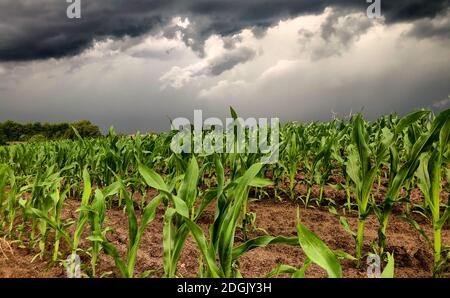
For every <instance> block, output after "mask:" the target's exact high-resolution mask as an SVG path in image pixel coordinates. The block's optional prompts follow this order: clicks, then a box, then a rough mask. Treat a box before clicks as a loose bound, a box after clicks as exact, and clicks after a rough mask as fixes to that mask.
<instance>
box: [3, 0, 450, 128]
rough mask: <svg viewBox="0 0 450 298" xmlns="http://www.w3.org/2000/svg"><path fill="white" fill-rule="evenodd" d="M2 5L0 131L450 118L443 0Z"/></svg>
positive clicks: (448, 29)
mask: <svg viewBox="0 0 450 298" xmlns="http://www.w3.org/2000/svg"><path fill="white" fill-rule="evenodd" d="M68 5H69V3H67V2H66V1H65V0H1V1H0V121H4V120H7V119H11V120H16V121H21V122H29V121H43V122H47V121H48V122H65V121H76V120H81V119H88V120H91V121H93V122H94V123H96V124H98V125H100V126H101V127H102V129H104V130H105V129H106V128H108V127H109V126H111V125H114V127H115V128H116V129H117V130H119V131H121V132H128V133H131V132H135V131H137V130H140V131H142V132H146V131H161V130H167V129H169V128H170V123H169V120H168V117H169V118H172V119H173V118H175V117H180V116H181V117H188V118H190V117H192V115H193V111H194V109H202V110H203V113H204V115H205V117H208V116H218V117H225V116H227V115H228V106H233V107H234V108H235V109H236V110H237V111H238V113H239V114H240V115H241V116H243V117H279V118H281V119H282V120H284V121H289V120H291V121H312V120H329V119H331V118H332V117H333V115H337V116H338V117H344V116H346V115H348V114H349V113H351V112H353V113H354V112H359V111H363V113H364V114H365V115H366V116H367V117H368V118H371V119H373V118H376V117H377V116H379V115H383V114H388V113H391V112H397V113H399V114H405V113H407V112H410V111H412V110H414V109H417V108H429V109H433V110H435V111H439V110H442V109H446V108H449V107H450V99H449V94H450V84H449V83H450V1H449V0H434V1H429V0H398V1H395V0H389V1H388V0H381V17H380V18H375V19H370V18H368V16H367V15H366V10H367V7H368V6H369V5H370V3H366V0H340V1H331V0H328V1H325V0H314V1H312V0H245V1H242V0H240V1H238V0H221V1H219V0H178V1H176V0H89V1H88V0H81V19H69V18H67V15H66V9H67V7H68Z"/></svg>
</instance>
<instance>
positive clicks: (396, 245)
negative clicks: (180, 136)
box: [0, 189, 450, 277]
mask: <svg viewBox="0 0 450 298" xmlns="http://www.w3.org/2000/svg"><path fill="white" fill-rule="evenodd" d="M314 192H317V190H314ZM326 192H327V195H331V194H332V193H331V192H332V191H331V190H328V189H327V191H326ZM151 195H154V194H151ZM336 197H340V195H337V196H336ZM78 206H79V202H78V201H76V200H74V199H69V200H67V201H66V206H65V208H64V211H63V213H64V214H63V217H64V218H66V219H68V218H76V216H77V212H76V209H77V208H78ZM313 206H315V204H311V207H310V208H308V209H305V208H304V207H300V217H301V221H302V223H303V224H305V225H306V226H307V227H308V228H310V229H311V230H312V231H313V232H314V233H316V234H317V235H318V236H319V237H320V238H321V239H322V240H324V241H325V242H326V243H327V245H328V246H330V248H332V249H336V250H337V249H339V250H343V251H345V252H347V253H350V254H352V255H354V250H355V249H354V240H353V238H352V236H350V235H349V234H347V233H346V232H345V231H344V229H343V228H342V227H341V226H340V224H339V216H336V215H333V214H331V213H330V212H329V211H328V209H327V208H318V207H316V208H314V207H313ZM297 208H298V205H297V204H295V203H293V202H290V201H287V202H274V201H272V200H268V199H266V200H262V201H256V202H252V203H250V204H249V211H250V212H256V214H257V219H256V226H257V228H260V229H264V230H265V231H267V232H268V233H269V234H270V235H285V236H291V237H292V236H296V228H295V225H296V217H297ZM338 211H339V213H342V210H338ZM163 212H164V210H163V208H162V207H161V208H159V210H158V213H157V217H156V219H155V220H154V221H153V222H152V223H151V224H150V225H149V227H148V228H147V230H146V233H145V235H144V237H143V239H142V242H141V244H140V250H139V253H138V259H137V264H136V273H137V275H139V274H140V273H142V272H145V271H147V270H154V274H153V275H152V276H155V277H160V276H162V274H163V270H162V260H163V259H162V256H163V248H162V240H163V239H162V226H163V221H162V218H163ZM137 213H138V215H139V211H137ZM347 218H348V221H349V223H350V226H351V227H352V229H354V230H356V224H357V217H356V215H355V214H353V213H352V214H350V215H348V214H347ZM213 220H214V207H213V206H210V208H208V209H207V210H205V212H204V214H203V216H202V217H201V218H200V219H199V223H200V225H201V227H202V228H203V230H204V232H205V234H206V233H207V227H208V224H210V223H211V222H212V221H213ZM105 226H108V227H111V228H113V230H114V232H113V233H111V234H110V235H109V236H108V238H109V239H110V240H111V241H112V243H113V244H114V245H116V246H117V247H118V250H119V252H120V253H121V255H122V256H124V255H125V254H126V249H127V237H128V227H127V217H126V214H125V213H124V212H123V210H121V209H117V208H113V209H111V210H108V211H107V218H106V220H105ZM421 226H422V228H423V229H424V230H425V232H426V234H427V235H428V237H430V238H431V239H432V237H433V228H432V226H431V224H430V223H429V222H427V221H426V220H422V221H421ZM377 228H378V222H377V220H376V218H375V217H374V216H373V215H372V216H369V217H368V218H367V221H366V229H365V242H364V244H365V251H366V252H367V251H369V250H370V244H371V242H373V241H376V239H377ZM240 235H241V234H240V233H239V232H238V236H240ZM259 235H263V232H261V230H254V231H252V232H250V237H254V236H259ZM442 241H443V246H445V245H450V229H449V228H448V227H446V228H444V229H443V230H442ZM238 243H239V241H237V244H238ZM88 244H89V243H88V242H87V240H84V241H83V242H82V243H81V247H82V248H83V247H84V248H86V247H88ZM0 245H1V246H0V247H1V248H2V250H0V277H64V276H65V275H64V274H65V270H64V268H63V267H61V265H58V264H56V265H51V264H50V263H49V262H48V260H50V259H51V257H50V256H46V257H45V258H44V260H40V259H39V258H36V259H35V260H34V261H33V262H32V258H33V256H35V255H36V253H37V251H28V250H27V249H24V248H18V247H17V245H16V244H14V243H12V244H11V243H7V242H6V241H5V240H1V241H0ZM61 250H62V251H65V252H67V247H65V246H64V245H61ZM387 250H388V251H390V252H394V256H395V267H396V268H395V275H396V277H430V276H431V275H432V272H431V270H432V264H433V254H432V248H430V246H429V245H428V244H427V243H426V241H425V240H424V239H423V238H421V236H420V235H419V234H418V232H417V231H416V230H415V229H414V228H412V227H411V226H410V225H409V224H408V223H406V222H405V221H403V220H401V219H399V218H397V217H396V216H395V215H393V216H391V219H390V223H389V227H388V235H387ZM65 254H67V253H65ZM198 257H199V252H198V250H197V245H196V244H195V241H194V240H193V239H192V238H191V237H189V238H188V240H187V242H186V244H185V247H184V250H183V253H182V256H181V259H180V262H179V263H178V274H179V275H180V276H182V277H195V276H197V272H198ZM61 258H62V259H65V257H63V256H61ZM81 259H82V262H83V263H85V264H86V265H89V258H88V257H86V256H83V253H81ZM304 259H305V255H304V253H303V251H302V249H301V248H300V247H290V246H286V245H272V246H269V247H266V248H257V249H254V250H251V251H250V252H248V253H246V254H245V255H243V256H242V257H241V259H240V269H241V273H242V275H243V276H244V277H264V276H265V275H266V274H267V273H268V272H270V271H271V270H273V269H274V268H275V267H276V265H277V264H278V263H283V264H289V265H292V266H296V267H300V266H301V265H302V263H303V261H304ZM342 268H343V274H344V276H345V277H366V268H365V266H363V268H361V269H357V268H356V267H355V265H354V264H353V262H351V261H347V260H342ZM97 271H98V275H101V274H103V273H106V272H111V274H109V275H107V276H111V277H118V276H119V274H118V271H117V270H116V268H115V265H114V261H113V260H112V258H110V257H109V256H107V255H104V254H102V255H101V256H100V259H99V263H98V266H97ZM325 276H326V274H325V272H324V271H323V270H322V269H321V268H320V267H318V266H315V265H313V266H311V267H310V268H309V269H308V271H307V277H325Z"/></svg>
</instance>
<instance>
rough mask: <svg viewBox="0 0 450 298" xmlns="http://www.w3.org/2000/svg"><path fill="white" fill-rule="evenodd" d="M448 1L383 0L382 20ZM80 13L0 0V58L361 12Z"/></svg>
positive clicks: (52, 4)
mask: <svg viewBox="0 0 450 298" xmlns="http://www.w3.org/2000/svg"><path fill="white" fill-rule="evenodd" d="M449 1H450V0H435V1H429V0H397V1H383V2H382V10H383V11H382V13H383V15H384V16H385V17H386V20H387V22H388V23H393V22H397V21H408V20H416V19H420V18H425V17H431V18H433V17H435V16H436V15H437V14H439V13H440V12H441V11H443V10H445V9H447V8H448V6H449ZM82 5H83V6H82V18H81V19H79V20H78V19H77V20H70V19H68V18H66V8H67V3H66V2H65V1H62V0H35V1H28V0H2V2H1V3H0V41H1V42H0V61H25V60H36V59H48V58H61V57H65V56H73V55H76V54H79V53H80V52H82V51H83V50H85V49H86V48H88V47H90V46H91V45H92V43H93V41H95V40H102V39H104V38H107V37H112V38H120V37H123V36H132V37H136V36H140V35H142V34H146V33H152V32H160V31H166V33H165V34H167V35H173V34H174V31H182V32H183V39H184V41H185V43H186V44H187V45H188V46H190V47H191V48H192V49H193V50H194V51H195V52H196V53H198V55H199V56H203V55H204V42H205V40H206V39H207V38H208V37H209V36H211V35H212V34H219V35H222V36H230V35H233V34H235V33H237V32H240V31H241V30H242V29H244V28H249V29H252V30H253V32H255V33H256V34H257V35H258V36H259V37H260V36H262V35H263V34H264V31H265V29H266V28H268V27H269V26H271V25H273V24H275V23H277V22H278V21H280V20H283V19H287V18H290V17H293V16H298V15H303V14H317V13H321V12H322V11H323V10H324V8H325V7H328V6H335V7H340V8H352V9H355V10H359V11H361V12H364V11H365V9H366V8H367V5H368V4H367V3H366V2H365V1H362V0H335V1H325V0H316V1H311V0H278V1H275V0H246V1H238V0H229V1H211V0H191V1H181V0H179V1H176V0H102V1H82ZM174 16H185V17H188V18H189V19H190V20H191V26H189V27H188V28H181V29H180V28H174V27H173V26H172V27H171V25H170V22H171V20H172V18H173V17H174ZM166 27H169V28H166Z"/></svg>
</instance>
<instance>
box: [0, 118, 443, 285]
mask: <svg viewBox="0 0 450 298" xmlns="http://www.w3.org/2000/svg"><path fill="white" fill-rule="evenodd" d="M75 132H76V131H75ZM175 133H176V132H175V131H172V132H167V133H161V134H157V135H156V134H151V135H139V134H138V135H135V136H133V137H128V136H121V135H118V134H116V133H115V131H114V129H110V131H109V133H108V135H107V136H106V137H102V138H92V139H83V138H81V137H79V138H78V139H77V140H75V141H66V140H64V141H46V142H37V143H29V144H16V145H11V146H3V147H0V234H1V237H2V239H3V240H2V241H0V248H1V251H0V255H1V254H2V253H3V254H5V255H8V250H9V248H10V247H11V246H13V247H16V248H18V249H20V250H23V251H26V252H27V253H29V254H30V255H31V256H32V258H31V261H30V262H44V263H46V264H47V265H48V267H49V268H64V270H67V271H68V272H70V271H71V270H72V271H73V270H75V256H79V257H80V259H81V270H80V271H81V277H107V276H113V277H127V278H132V277H152V276H157V277H168V278H174V277H183V276H185V275H186V274H185V273H183V272H184V271H183V270H184V269H183V268H184V267H185V266H186V265H185V260H184V257H185V254H183V251H185V249H187V246H188V245H189V247H191V246H195V247H194V248H193V250H192V251H195V252H196V255H195V262H194V264H193V265H192V266H193V267H194V269H192V270H191V271H190V275H191V276H197V277H214V278H228V277H295V278H302V277H309V276H310V275H309V273H310V272H312V271H314V270H316V271H317V270H318V272H320V273H321V274H322V275H323V276H328V277H330V278H341V277H354V275H346V273H347V272H349V270H350V269H349V270H347V269H345V268H351V271H352V272H357V273H358V274H357V276H365V274H366V273H365V272H366V270H367V266H368V264H367V262H366V259H367V257H368V256H373V255H376V256H379V258H380V261H381V263H380V267H381V268H380V276H381V277H396V276H397V274H396V272H397V270H398V269H399V268H400V265H401V264H399V263H398V262H399V260H400V259H399V255H398V251H396V250H395V249H393V246H392V245H391V243H392V241H394V240H396V239H393V238H392V237H390V233H391V232H390V231H391V230H392V229H391V228H392V225H391V223H392V221H393V220H396V221H402V222H404V223H405V224H407V225H408V226H409V227H411V229H412V230H413V231H414V233H415V234H414V235H415V236H414V237H416V236H417V238H418V239H421V241H423V242H424V243H426V249H424V251H425V253H428V254H430V255H431V256H432V257H431V261H430V264H431V265H430V266H431V267H430V268H429V270H428V271H427V272H429V276H430V277H431V276H434V277H445V276H448V275H449V272H450V261H449V260H450V237H449V235H450V233H449V230H450V207H449V203H450V198H449V195H448V194H449V191H450V189H449V188H450V162H449V161H450V146H449V144H450V110H446V111H443V112H441V113H440V114H438V115H434V114H432V113H431V112H430V111H425V110H421V111H416V112H413V113H411V114H409V115H407V116H404V117H399V116H396V115H390V116H385V117H381V118H379V119H377V120H376V121H371V122H369V121H366V120H365V119H364V118H363V116H361V115H353V116H351V117H350V118H349V119H346V120H339V119H336V120H333V121H331V122H327V123H323V122H314V123H310V124H300V123H286V124H283V125H282V126H281V127H280V146H279V161H278V162H276V163H274V164H262V163H259V162H258V161H259V160H260V157H261V156H260V154H258V153H248V154H237V153H235V154H233V153H212V154H206V153H195V154H194V153H193V154H186V153H174V152H173V151H172V150H171V149H170V142H171V139H172V137H173V136H174V134H175ZM206 133H207V132H205V134H206ZM333 191H335V192H339V193H343V197H339V198H336V197H332V196H330V195H329V193H330V192H333ZM413 194H415V196H413ZM417 194H418V195H417ZM413 197H414V198H416V199H412V198H413ZM417 198H418V199H417ZM264 202H270V204H273V205H274V206H275V205H279V206H284V205H286V206H290V207H293V208H294V209H295V214H294V215H293V216H292V217H293V218H286V219H285V220H286V222H288V221H289V222H290V223H291V222H292V221H293V222H295V226H292V233H289V234H276V233H273V231H271V230H270V229H267V227H265V226H264V225H263V224H262V223H261V221H259V220H260V217H259V214H258V212H254V209H253V207H252V206H256V205H258V204H263V203H264ZM286 208H287V207H286ZM308 212H322V213H327V214H328V215H327V216H331V217H332V218H336V222H337V223H336V224H335V226H333V231H339V232H336V233H339V234H346V235H347V236H348V237H350V238H349V239H351V241H349V242H351V243H350V245H351V247H350V248H348V249H339V243H335V242H333V241H330V239H328V238H327V240H325V239H322V237H320V236H319V235H318V233H315V232H314V229H315V227H314V226H311V225H307V224H306V221H307V220H308V218H307V217H306V216H305V214H306V215H307V214H310V213H308ZM322 213H321V214H322ZM111 214H119V215H120V216H121V218H124V219H126V220H124V221H121V222H120V223H119V226H120V231H117V225H116V227H115V228H114V227H113V226H112V221H111V217H110V216H111ZM272 216H274V217H276V216H277V214H273V215H272ZM327 218H328V217H327ZM369 221H370V222H371V224H373V225H374V226H376V231H375V232H374V233H372V234H373V235H372V234H371V235H369V236H370V237H369V238H367V237H368V235H367V233H366V230H367V223H368V222H369ZM156 225H162V228H161V233H160V235H150V236H151V237H152V238H151V239H152V240H151V243H152V244H153V243H154V245H156V246H157V247H158V251H156V252H155V251H154V250H151V249H149V247H148V245H149V242H148V241H150V240H146V241H144V240H143V239H145V237H150V236H149V231H150V230H151V227H152V226H156ZM430 231H431V232H430ZM400 232H401V231H400ZM8 246H9V247H8ZM119 246H120V247H119ZM122 247H126V249H122ZM272 247H290V248H292V249H293V251H295V252H298V254H296V255H294V256H293V258H292V259H295V260H294V261H292V262H290V261H287V260H286V259H285V258H280V259H279V260H276V261H274V262H273V263H270V264H271V266H272V267H269V266H268V267H267V268H266V270H265V271H264V272H258V275H257V276H248V275H246V274H245V272H246V271H245V270H243V268H244V266H243V265H242V264H243V262H244V261H243V260H245V257H246V255H247V256H249V255H251V254H252V253H253V255H252V256H255V252H262V251H265V249H269V248H272ZM151 254H154V255H155V254H156V255H158V256H160V259H161V262H156V263H154V264H153V265H151V266H142V265H141V261H142V260H143V259H144V258H145V256H146V255H151ZM68 256H69V257H68ZM296 256H301V258H297V257H296ZM290 260H291V259H290ZM102 262H109V263H108V264H112V267H111V266H109V267H108V266H106V267H105V266H103V265H101V264H102ZM286 262H287V263H286ZM105 268H106V269H105ZM344 269H345V270H344ZM64 272H65V271H64Z"/></svg>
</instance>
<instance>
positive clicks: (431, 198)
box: [417, 118, 450, 274]
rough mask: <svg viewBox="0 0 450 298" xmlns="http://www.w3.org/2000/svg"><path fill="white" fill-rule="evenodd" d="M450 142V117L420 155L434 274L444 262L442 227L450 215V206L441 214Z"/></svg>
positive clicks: (420, 183) (418, 171)
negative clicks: (431, 232)
mask: <svg viewBox="0 0 450 298" xmlns="http://www.w3.org/2000/svg"><path fill="white" fill-rule="evenodd" d="M449 143H450V119H448V118H447V119H446V122H445V124H444V126H443V127H442V129H441V131H440V134H439V140H438V142H437V144H436V146H435V147H434V148H433V150H432V151H431V152H427V153H425V154H423V155H422V156H421V157H420V166H419V168H418V170H417V178H418V180H419V183H418V185H419V187H420V189H421V191H422V193H423V195H424V199H425V200H426V201H427V204H428V206H429V207H430V210H431V214H432V223H433V228H434V271H433V272H434V274H436V273H438V271H439V269H440V267H441V266H442V265H443V264H444V263H443V262H442V256H441V252H442V247H441V241H442V240H441V229H442V227H443V225H444V224H445V222H446V220H447V219H448V218H449V216H450V206H448V205H447V206H446V208H445V209H444V213H443V214H441V200H440V194H441V189H442V187H441V181H442V162H443V155H444V154H445V152H446V151H447V150H448V144H449Z"/></svg>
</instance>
